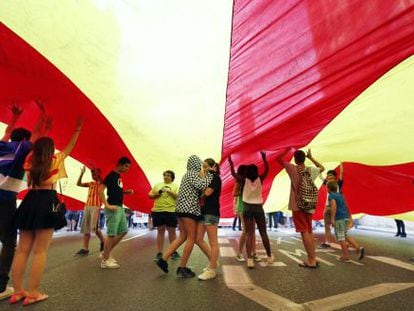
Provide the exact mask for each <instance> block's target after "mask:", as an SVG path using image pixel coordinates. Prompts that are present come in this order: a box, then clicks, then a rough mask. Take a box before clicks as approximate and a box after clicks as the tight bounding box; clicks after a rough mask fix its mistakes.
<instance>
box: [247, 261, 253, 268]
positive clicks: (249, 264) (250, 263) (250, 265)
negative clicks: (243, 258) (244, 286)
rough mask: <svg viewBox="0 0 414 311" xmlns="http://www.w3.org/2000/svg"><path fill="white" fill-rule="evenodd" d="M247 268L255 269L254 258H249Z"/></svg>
mask: <svg viewBox="0 0 414 311" xmlns="http://www.w3.org/2000/svg"><path fill="white" fill-rule="evenodd" d="M247 268H249V269H253V268H254V261H253V258H247Z"/></svg>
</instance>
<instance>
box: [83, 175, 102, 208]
mask: <svg viewBox="0 0 414 311" xmlns="http://www.w3.org/2000/svg"><path fill="white" fill-rule="evenodd" d="M100 185H101V183H99V182H95V181H91V182H89V183H88V186H89V190H88V199H87V200H86V206H101V205H102V199H101V197H100V196H99V186H100Z"/></svg>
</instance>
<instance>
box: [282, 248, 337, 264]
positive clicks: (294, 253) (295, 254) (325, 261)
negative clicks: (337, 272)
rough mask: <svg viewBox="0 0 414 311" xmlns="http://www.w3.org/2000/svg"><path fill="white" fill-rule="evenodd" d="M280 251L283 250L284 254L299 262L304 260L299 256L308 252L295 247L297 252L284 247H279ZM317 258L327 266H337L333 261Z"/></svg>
mask: <svg viewBox="0 0 414 311" xmlns="http://www.w3.org/2000/svg"><path fill="white" fill-rule="evenodd" d="M279 252H281V253H282V254H283V255H285V256H287V257H289V258H290V259H292V260H293V261H296V262H297V263H302V262H303V260H300V259H299V258H297V257H301V256H302V255H305V257H306V256H307V254H306V252H305V251H303V250H301V249H295V252H290V251H286V250H284V249H279ZM316 260H317V261H319V262H323V263H324V264H326V265H327V266H335V265H334V264H333V263H330V262H329V261H327V260H324V259H322V258H319V257H316Z"/></svg>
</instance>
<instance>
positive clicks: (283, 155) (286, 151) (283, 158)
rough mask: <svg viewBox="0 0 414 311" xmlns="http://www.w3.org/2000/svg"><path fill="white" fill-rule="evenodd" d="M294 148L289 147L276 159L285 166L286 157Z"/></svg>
mask: <svg viewBox="0 0 414 311" xmlns="http://www.w3.org/2000/svg"><path fill="white" fill-rule="evenodd" d="M291 149H292V148H287V149H286V150H285V151H283V153H281V154H279V155H278V156H277V157H276V161H277V162H278V163H279V164H280V165H281V166H282V167H284V163H285V157H286V155H287V154H288V153H289V151H290V150H291Z"/></svg>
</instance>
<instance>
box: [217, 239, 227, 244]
mask: <svg viewBox="0 0 414 311" xmlns="http://www.w3.org/2000/svg"><path fill="white" fill-rule="evenodd" d="M218 242H219V244H229V243H230V240H229V239H226V238H218Z"/></svg>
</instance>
